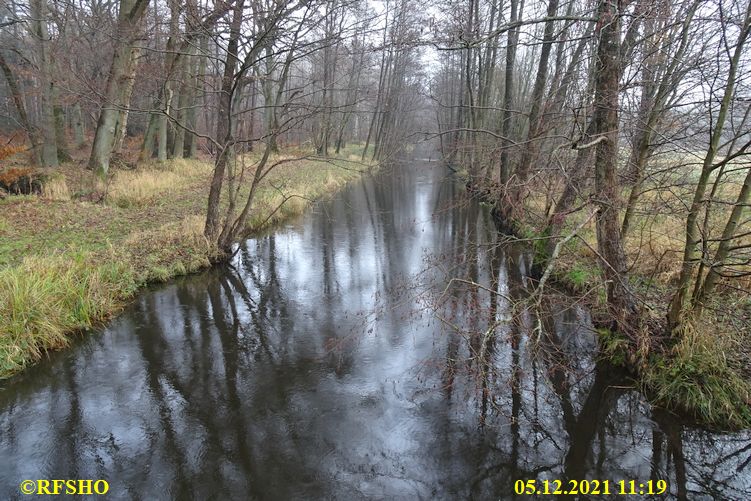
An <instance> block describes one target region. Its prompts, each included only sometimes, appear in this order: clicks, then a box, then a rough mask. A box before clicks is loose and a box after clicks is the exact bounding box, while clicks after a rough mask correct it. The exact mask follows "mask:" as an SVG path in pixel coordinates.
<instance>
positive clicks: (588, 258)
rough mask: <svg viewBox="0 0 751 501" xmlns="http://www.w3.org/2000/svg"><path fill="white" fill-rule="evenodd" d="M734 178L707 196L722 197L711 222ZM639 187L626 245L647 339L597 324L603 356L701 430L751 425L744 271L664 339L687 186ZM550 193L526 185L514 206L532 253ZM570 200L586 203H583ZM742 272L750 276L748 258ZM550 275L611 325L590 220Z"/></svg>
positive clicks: (749, 285) (750, 332) (574, 220)
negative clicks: (525, 194)
mask: <svg viewBox="0 0 751 501" xmlns="http://www.w3.org/2000/svg"><path fill="white" fill-rule="evenodd" d="M741 184H742V182H741V180H738V179H733V178H729V179H728V181H727V182H726V183H724V184H723V185H722V186H721V190H719V191H718V192H717V193H716V194H715V197H716V199H718V200H727V201H728V203H727V204H726V205H725V206H724V208H719V209H718V208H716V209H715V211H714V212H713V214H712V217H711V218H710V219H709V224H710V225H712V226H711V227H721V226H720V225H722V224H724V221H725V220H726V219H727V217H728V215H729V211H730V207H731V204H730V202H731V201H732V200H734V199H735V198H736V197H737V194H738V192H739V190H740V188H741ZM644 191H645V193H644V194H643V195H642V197H641V199H640V202H639V204H638V205H637V210H636V211H635V213H634V218H633V220H632V225H631V229H630V231H629V232H628V235H627V237H626V239H625V250H626V254H627V259H628V264H629V270H630V271H629V276H630V284H629V286H630V287H631V288H632V289H633V290H634V291H635V292H636V293H637V295H638V296H639V298H640V299H641V301H642V302H641V307H642V308H643V312H644V315H645V316H646V321H647V324H648V325H650V326H651V329H650V330H651V332H650V335H651V339H650V342H648V343H643V344H642V346H638V343H636V342H634V340H631V339H627V338H626V337H624V336H621V335H619V334H618V333H612V332H609V331H605V330H600V331H599V333H600V337H601V343H600V344H601V346H602V348H603V350H602V353H603V354H604V356H606V357H608V358H609V359H610V361H611V362H614V363H616V364H622V365H624V366H626V367H627V368H629V369H630V370H631V371H632V372H634V373H635V374H636V375H637V377H636V379H637V380H636V384H637V385H638V386H639V387H640V389H641V390H642V391H643V392H644V393H645V394H646V395H649V396H650V398H651V400H652V402H653V403H655V404H658V405H660V406H662V407H665V408H667V409H670V410H672V411H675V412H678V413H680V414H683V415H688V416H691V417H693V418H695V419H696V420H697V421H698V422H700V423H702V424H703V425H705V426H709V427H714V428H721V429H742V428H751V295H749V293H748V291H749V290H751V275H748V276H739V277H737V278H735V279H732V280H731V279H727V280H725V281H724V282H723V283H722V285H721V287H720V288H719V291H718V293H717V294H715V295H713V296H712V297H711V298H710V301H711V304H709V305H707V307H706V308H705V311H704V314H703V315H702V317H701V318H699V319H696V320H694V321H692V322H688V323H687V325H686V328H685V331H684V332H683V333H682V335H681V336H680V338H671V337H670V336H669V334H668V333H667V332H666V331H665V319H666V316H667V306H668V304H669V301H670V298H671V295H672V293H673V290H674V289H675V285H676V279H677V277H678V275H679V273H680V268H681V265H682V250H683V246H684V241H685V240H684V238H685V236H684V234H685V224H686V223H685V213H684V212H682V211H681V210H680V209H681V208H683V207H687V206H688V205H690V202H691V196H692V195H693V193H692V191H691V185H690V184H688V183H686V184H685V186H684V185H682V184H681V183H679V182H677V181H676V182H675V183H670V186H668V187H666V188H665V187H661V186H660V185H659V183H656V182H655V183H653V184H649V183H648V184H647V185H646V186H645V187H644ZM548 196H549V194H546V193H541V192H539V191H533V192H532V194H531V196H530V197H529V198H527V199H526V201H525V210H524V211H520V213H521V214H522V215H523V220H522V221H521V222H518V228H519V233H520V234H519V235H518V237H519V238H521V239H522V240H527V241H529V242H530V244H531V245H534V246H535V247H536V248H538V249H539V250H540V252H543V251H542V249H544V247H545V246H544V245H538V244H539V243H541V242H544V241H545V238H546V237H545V234H544V228H545V225H546V222H547V221H548V218H549V216H550V212H549V211H550V209H551V203H550V198H548ZM627 197H628V191H624V193H623V199H624V200H625V199H626V198H627ZM717 205H718V206H720V207H723V206H722V205H721V204H717ZM574 206H586V200H579V201H578V202H577V203H576V204H574ZM589 213H590V211H589V209H586V210H579V211H578V212H575V213H573V214H571V215H569V216H568V217H567V219H566V222H565V227H564V229H563V231H562V235H564V236H565V235H569V234H570V233H571V232H573V231H574V230H575V229H576V228H577V227H578V226H579V225H580V224H582V223H584V221H585V219H586V218H588V217H589ZM743 238H744V240H741V244H743V245H751V234H749V235H747V236H745V237H743ZM712 245H716V244H712ZM710 250H711V249H710ZM746 269H747V270H748V271H749V272H751V264H747V265H746ZM551 278H552V279H553V280H552V282H553V284H552V286H556V285H557V286H558V287H559V288H561V289H563V290H564V291H565V292H566V293H567V294H568V295H574V296H576V297H577V298H579V302H580V304H583V305H586V306H587V307H588V308H589V309H590V311H591V312H592V315H593V317H594V318H595V321H596V323H600V324H609V321H610V317H609V316H608V313H607V309H606V304H605V300H606V298H605V281H604V278H603V276H602V274H601V269H600V263H599V256H598V254H597V238H596V227H595V221H594V219H592V220H591V221H589V222H588V223H586V224H585V225H584V226H583V227H582V228H581V229H580V230H579V232H578V235H577V237H576V238H572V239H571V240H570V241H569V242H568V243H567V244H566V245H564V246H563V248H562V251H561V253H560V255H559V257H558V259H557V260H556V263H555V266H554V269H553V275H552V277H551Z"/></svg>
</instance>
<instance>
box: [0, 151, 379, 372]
mask: <svg viewBox="0 0 751 501" xmlns="http://www.w3.org/2000/svg"><path fill="white" fill-rule="evenodd" d="M357 149H358V147H357V146H352V147H349V148H347V149H346V150H345V151H344V152H343V154H342V155H341V156H340V157H339V159H334V160H330V161H326V162H322V161H316V160H310V159H306V160H297V161H294V162H290V163H285V164H283V165H282V166H280V167H279V168H277V169H276V170H274V171H272V173H271V174H270V175H269V176H268V178H267V179H266V180H265V181H264V183H263V185H262V186H261V187H260V188H259V191H258V194H257V199H256V202H257V203H256V205H255V206H254V211H253V213H252V215H251V220H250V222H249V226H250V229H255V230H258V229H261V228H260V227H259V226H260V225H261V224H262V223H264V222H265V225H266V226H269V225H273V224H276V223H279V222H280V221H283V220H285V219H287V218H289V217H292V216H295V215H297V214H300V213H302V212H303V211H304V210H305V208H306V207H307V206H308V205H309V203H310V201H312V200H314V199H317V198H320V197H322V196H325V195H326V194H328V193H333V192H335V191H337V190H338V189H340V188H341V187H342V186H344V185H345V184H346V183H347V182H349V181H351V180H353V179H356V178H358V177H359V176H360V174H361V171H362V170H363V169H364V168H365V167H364V166H362V165H356V164H354V163H350V162H348V161H347V160H353V159H354V158H359V154H358V151H357ZM287 153H291V152H287ZM295 154H297V153H296V152H295ZM290 156H291V155H290ZM211 171H212V165H211V164H210V163H209V162H206V161H198V160H175V161H171V162H167V163H165V164H162V165H159V164H153V165H148V166H145V167H142V168H139V169H136V170H135V171H120V172H117V173H115V175H114V177H113V179H112V180H111V182H110V185H109V186H108V189H107V192H108V197H107V199H106V203H104V204H100V203H91V202H87V201H82V200H85V199H86V198H87V197H86V195H87V194H88V193H90V192H94V191H95V189H92V188H91V186H92V180H91V179H90V177H91V174H90V173H88V172H87V171H85V170H83V169H80V168H75V167H73V166H66V167H64V168H63V169H61V171H60V173H61V174H64V177H63V176H61V175H56V176H55V181H54V184H52V185H51V186H49V187H45V196H44V197H36V196H22V197H8V198H6V199H4V200H2V201H0V214H1V215H0V379H4V378H7V377H9V376H11V375H13V374H15V373H18V372H19V371H21V370H23V369H24V368H25V367H27V366H28V365H30V364H32V363H34V362H36V361H38V360H39V359H41V358H42V357H43V356H44V354H45V352H46V351H47V350H56V349H60V348H63V347H65V346H67V345H68V343H69V342H70V339H71V338H70V335H71V333H74V332H78V331H83V330H86V329H88V328H91V327H92V326H93V325H95V324H96V323H97V322H101V321H103V320H105V319H106V318H108V317H109V316H111V315H113V314H114V313H116V312H117V311H118V310H119V309H120V308H121V307H122V305H123V304H124V302H125V301H127V300H128V299H129V298H131V297H132V296H133V294H134V293H135V292H136V291H137V290H138V289H139V288H140V287H142V286H144V285H146V284H148V283H152V282H155V281H164V280H167V279H170V278H173V277H176V276H179V275H184V274H187V273H191V272H195V271H198V270H200V269H202V268H205V267H207V266H209V257H210V255H211V252H212V249H211V248H210V246H209V245H208V244H207V242H206V240H205V239H204V237H203V221H204V213H205V207H206V199H207V196H208V186H209V180H210V176H211ZM71 193H74V194H75V193H79V194H82V195H84V197H83V198H82V199H81V200H71V198H70V194H71ZM289 196H292V197H293V198H291V199H290V200H289V201H287V202H286V203H285V204H284V205H283V206H282V207H281V209H280V210H278V211H276V212H275V213H274V215H273V216H272V217H271V218H269V215H270V214H271V212H272V211H273V209H275V208H276V207H277V206H278V205H279V204H280V203H281V202H282V201H283V200H284V199H285V198H286V197H289Z"/></svg>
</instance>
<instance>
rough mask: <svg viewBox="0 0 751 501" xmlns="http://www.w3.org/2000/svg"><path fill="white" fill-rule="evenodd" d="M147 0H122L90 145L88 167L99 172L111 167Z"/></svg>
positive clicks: (105, 171)
mask: <svg viewBox="0 0 751 501" xmlns="http://www.w3.org/2000/svg"><path fill="white" fill-rule="evenodd" d="M148 3H149V1H148V0H120V12H119V14H118V22H117V36H116V38H115V40H117V45H116V47H115V54H114V56H113V57H112V64H111V66H110V71H109V77H108V78H107V86H106V89H105V93H104V103H103V104H102V109H101V111H100V113H99V120H98V121H97V127H96V132H95V134H94V144H93V145H92V147H91V156H90V157H89V168H90V169H92V170H94V171H95V172H96V173H97V174H99V175H100V176H106V175H107V172H108V170H109V162H110V156H111V155H112V147H113V145H114V142H115V129H116V127H117V120H118V117H119V114H120V108H121V107H122V106H123V105H124V104H125V105H127V104H126V103H123V102H122V101H121V99H122V96H123V92H122V91H123V88H124V86H125V85H126V84H127V80H128V76H129V75H130V74H131V73H132V72H131V68H130V62H131V61H132V60H133V59H132V58H131V53H132V44H133V41H134V39H135V37H136V36H137V33H138V25H139V23H140V21H141V18H142V17H143V15H144V13H145V12H146V6H147V5H148Z"/></svg>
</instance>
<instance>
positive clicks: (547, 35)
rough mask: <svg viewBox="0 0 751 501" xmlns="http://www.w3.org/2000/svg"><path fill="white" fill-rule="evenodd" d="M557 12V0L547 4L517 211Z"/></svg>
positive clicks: (534, 149) (532, 153)
mask: <svg viewBox="0 0 751 501" xmlns="http://www.w3.org/2000/svg"><path fill="white" fill-rule="evenodd" d="M557 11H558V0H550V1H549V2H548V13H547V15H548V21H546V22H545V32H544V35H543V37H542V50H541V53H540V63H539V65H538V67H537V76H536V77H535V84H534V88H533V90H532V102H531V106H530V110H529V128H528V131H527V144H526V146H525V148H524V152H523V153H522V158H521V162H519V168H518V169H517V181H516V182H517V184H518V187H517V188H516V189H515V190H514V194H513V198H514V200H515V203H514V206H515V207H516V208H517V209H518V208H520V205H521V203H522V201H523V199H524V191H525V189H526V188H525V184H526V181H527V177H528V176H529V167H530V164H531V163H532V160H533V159H534V157H535V156H536V154H537V141H536V140H537V136H538V134H539V125H540V124H539V118H540V109H541V108H542V101H543V93H544V92H545V82H546V81H547V77H548V59H549V58H550V49H552V47H553V40H554V38H555V35H554V33H553V28H554V27H555V21H553V20H552V18H553V17H555V15H556V12H557Z"/></svg>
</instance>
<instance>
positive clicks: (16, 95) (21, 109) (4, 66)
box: [0, 51, 41, 164]
mask: <svg viewBox="0 0 751 501" xmlns="http://www.w3.org/2000/svg"><path fill="white" fill-rule="evenodd" d="M0 69H1V70H2V72H3V74H4V75H5V80H6V81H7V82H8V90H9V91H10V94H11V97H12V98H13V104H15V106H16V112H17V113H18V119H19V121H20V122H21V126H22V127H23V128H24V130H26V134H28V136H29V142H30V143H31V150H32V158H33V159H34V163H37V164H38V163H41V151H40V145H39V137H38V135H37V130H36V129H35V128H34V127H32V125H31V123H30V122H29V115H28V114H27V113H26V105H25V104H24V100H23V96H22V95H21V90H20V89H19V87H18V81H17V80H16V76H15V75H14V74H13V71H12V70H11V68H10V66H9V65H8V62H7V61H6V60H5V57H4V56H3V53H2V52H1V51H0Z"/></svg>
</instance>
